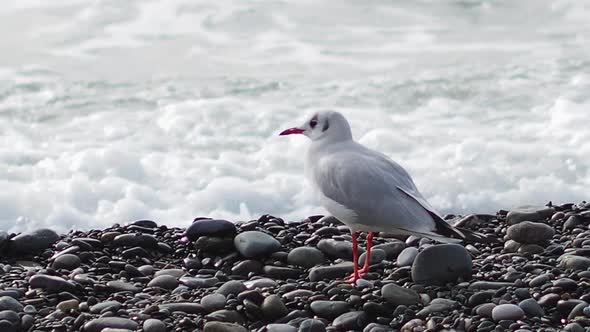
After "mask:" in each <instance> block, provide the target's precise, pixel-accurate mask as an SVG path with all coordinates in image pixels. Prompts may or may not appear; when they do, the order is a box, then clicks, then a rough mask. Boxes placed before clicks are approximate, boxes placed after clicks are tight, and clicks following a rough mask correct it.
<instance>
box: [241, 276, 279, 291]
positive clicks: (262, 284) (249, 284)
mask: <svg viewBox="0 0 590 332" xmlns="http://www.w3.org/2000/svg"><path fill="white" fill-rule="evenodd" d="M277 285H278V284H277V282H276V281H274V280H272V279H269V278H260V279H252V280H248V281H244V286H246V288H247V289H256V288H267V287H277Z"/></svg>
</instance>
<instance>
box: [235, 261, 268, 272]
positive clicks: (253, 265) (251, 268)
mask: <svg viewBox="0 0 590 332" xmlns="http://www.w3.org/2000/svg"><path fill="white" fill-rule="evenodd" d="M260 271H262V263H261V262H259V261H256V260H252V259H249V260H245V261H241V262H239V263H237V264H236V265H234V266H233V267H232V269H231V272H232V273H233V274H237V275H242V276H247V275H248V274H250V273H254V274H257V273H260Z"/></svg>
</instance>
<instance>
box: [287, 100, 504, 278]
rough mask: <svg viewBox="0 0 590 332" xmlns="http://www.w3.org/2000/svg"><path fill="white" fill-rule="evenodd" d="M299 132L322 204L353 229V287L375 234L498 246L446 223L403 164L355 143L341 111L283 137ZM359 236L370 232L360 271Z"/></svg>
mask: <svg viewBox="0 0 590 332" xmlns="http://www.w3.org/2000/svg"><path fill="white" fill-rule="evenodd" d="M295 134H300V135H304V136H307V137H308V138H309V139H310V140H311V145H310V147H309V149H308V151H307V156H306V159H305V174H306V177H307V178H308V179H309V180H310V182H311V184H312V186H313V187H314V189H315V191H316V192H317V193H318V194H319V199H320V202H321V204H322V206H323V207H324V208H325V209H326V210H327V211H328V212H329V213H330V214H332V215H333V216H334V217H336V218H337V219H338V220H340V221H341V222H343V223H344V224H345V225H347V226H348V227H349V229H350V232H351V235H352V255H353V264H354V269H353V271H354V272H353V273H352V274H351V275H350V276H348V277H346V281H348V282H350V283H351V284H356V282H357V280H358V279H360V278H361V277H362V275H363V274H365V273H367V272H369V262H370V260H371V247H372V241H373V233H374V232H388V233H393V234H399V235H415V236H419V237H426V238H430V239H433V240H435V241H439V242H443V243H453V242H455V243H456V242H461V241H470V242H484V243H489V242H495V241H494V239H492V238H488V237H486V236H485V235H484V234H481V233H477V232H473V231H470V230H467V229H462V228H457V227H453V226H451V225H449V224H448V223H447V222H445V221H444V220H443V218H441V217H440V215H439V214H438V213H437V212H436V211H435V209H434V208H433V207H432V206H431V205H430V204H429V203H428V201H427V200H426V199H425V198H424V196H422V194H421V193H420V192H419V191H418V189H417V187H416V185H415V184H414V181H413V180H412V178H411V177H410V175H409V174H408V172H407V171H406V170H405V169H404V168H402V166H400V165H399V164H398V163H396V162H395V161H393V160H392V159H390V158H389V157H387V156H386V155H384V154H382V153H380V152H377V151H374V150H371V149H369V148H367V147H365V146H363V145H361V144H359V143H357V142H355V141H354V139H353V138H352V131H351V129H350V125H349V123H348V121H347V120H346V118H345V117H344V116H343V115H342V114H341V113H339V112H335V111H321V112H317V113H315V114H313V115H312V116H311V118H309V119H308V120H307V121H306V122H305V123H304V124H303V125H301V126H298V127H294V128H289V129H286V130H284V131H282V132H281V133H280V135H281V136H284V135H295ZM359 232H367V237H366V241H367V245H366V247H367V255H366V257H365V263H364V266H363V268H362V269H359V266H358V240H357V236H358V233H359Z"/></svg>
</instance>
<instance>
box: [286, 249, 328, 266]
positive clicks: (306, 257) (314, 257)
mask: <svg viewBox="0 0 590 332" xmlns="http://www.w3.org/2000/svg"><path fill="white" fill-rule="evenodd" d="M325 262H326V257H325V256H324V253H322V251H321V250H319V249H317V248H314V247H297V248H295V249H293V250H291V251H290V252H289V255H288V256H287V263H289V264H290V265H297V266H301V267H303V268H306V269H308V268H312V267H314V266H316V265H321V264H324V263H325Z"/></svg>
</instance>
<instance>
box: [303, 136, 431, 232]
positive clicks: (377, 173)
mask: <svg viewBox="0 0 590 332" xmlns="http://www.w3.org/2000/svg"><path fill="white" fill-rule="evenodd" d="M358 146H359V147H360V148H355V149H350V150H344V151H342V150H341V151H337V153H328V154H324V155H323V156H321V157H320V158H318V159H317V160H316V163H315V168H314V169H313V172H312V176H313V180H314V181H313V182H314V183H315V184H316V186H317V188H318V190H319V191H320V192H321V194H322V195H323V196H325V197H327V198H329V199H330V200H332V201H334V202H336V203H338V204H340V205H342V206H344V207H346V208H347V209H350V210H352V211H354V214H355V215H356V216H357V220H349V221H347V220H342V221H343V222H345V223H358V224H363V225H367V226H375V227H379V228H380V229H383V228H385V229H391V230H392V231H393V230H395V229H404V230H407V231H414V232H420V233H429V232H432V231H434V230H435V224H434V221H433V219H432V217H431V215H430V211H429V210H430V209H432V207H430V205H427V202H426V200H425V199H424V198H423V197H422V196H421V195H420V193H419V192H418V190H417V189H416V186H415V185H414V183H413V181H412V179H411V177H410V176H409V175H408V173H407V172H406V171H405V170H404V169H403V168H402V167H401V166H399V165H398V164H396V163H394V162H393V161H392V160H390V159H389V158H387V157H386V156H384V155H381V154H377V153H376V152H373V151H370V150H368V149H366V148H364V147H362V146H360V145H358ZM416 197H417V198H416ZM422 201H423V202H425V203H426V206H423V205H422ZM334 212H337V211H330V213H332V214H335V213H334ZM336 217H338V216H336Z"/></svg>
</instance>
